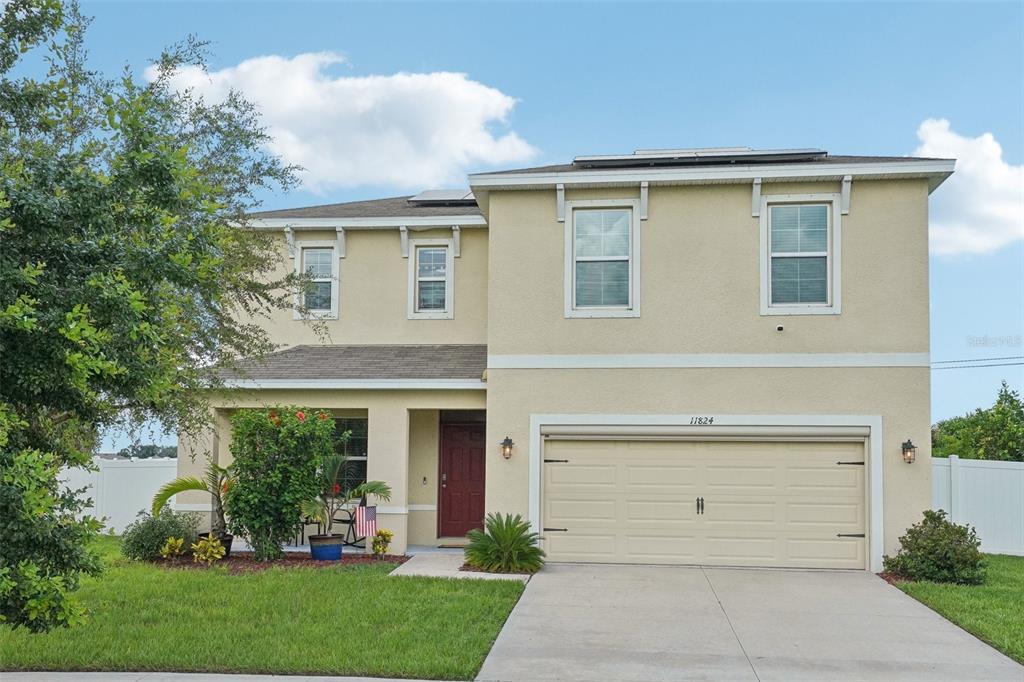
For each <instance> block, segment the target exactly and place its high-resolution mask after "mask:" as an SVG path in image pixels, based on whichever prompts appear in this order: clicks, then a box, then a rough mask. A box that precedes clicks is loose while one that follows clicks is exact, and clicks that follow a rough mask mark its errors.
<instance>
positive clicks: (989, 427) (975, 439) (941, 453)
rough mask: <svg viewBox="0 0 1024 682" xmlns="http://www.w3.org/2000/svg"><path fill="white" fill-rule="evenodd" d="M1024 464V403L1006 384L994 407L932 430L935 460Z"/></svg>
mask: <svg viewBox="0 0 1024 682" xmlns="http://www.w3.org/2000/svg"><path fill="white" fill-rule="evenodd" d="M950 455H957V456H959V457H963V458H965V459H995V460H1003V461H1008V462H1024V403H1022V402H1021V399H1020V394H1018V393H1017V392H1016V391H1011V390H1010V387H1009V386H1008V385H1007V383H1006V382H1005V381H1004V382H1003V385H1002V386H1001V387H1000V389H999V395H998V396H997V397H996V402H995V404H994V405H992V407H989V408H987V409H984V410H983V409H980V408H979V409H977V410H975V411H974V412H972V413H970V414H966V415H964V416H963V417H953V418H952V419H944V420H942V421H940V422H939V423H938V424H936V425H935V426H934V427H932V456H934V457H949V456H950Z"/></svg>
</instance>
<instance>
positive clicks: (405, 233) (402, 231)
mask: <svg viewBox="0 0 1024 682" xmlns="http://www.w3.org/2000/svg"><path fill="white" fill-rule="evenodd" d="M398 234H399V236H400V237H401V239H402V258H408V257H409V228H407V227H406V226H405V225H402V226H401V227H399V228H398Z"/></svg>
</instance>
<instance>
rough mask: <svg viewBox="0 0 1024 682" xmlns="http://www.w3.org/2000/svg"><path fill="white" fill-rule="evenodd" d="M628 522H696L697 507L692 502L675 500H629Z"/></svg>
mask: <svg viewBox="0 0 1024 682" xmlns="http://www.w3.org/2000/svg"><path fill="white" fill-rule="evenodd" d="M624 504H625V507H626V520H627V522H630V523H632V522H639V523H646V524H648V525H650V524H663V525H675V524H677V523H679V522H684V523H694V521H695V520H696V516H697V507H696V505H695V504H693V503H690V502H678V501H674V500H629V501H627V502H625V503H624Z"/></svg>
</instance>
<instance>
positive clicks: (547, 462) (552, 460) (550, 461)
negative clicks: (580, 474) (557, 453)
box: [544, 459, 569, 464]
mask: <svg viewBox="0 0 1024 682" xmlns="http://www.w3.org/2000/svg"><path fill="white" fill-rule="evenodd" d="M553 462H562V463H565V464H568V463H569V460H567V459H546V460H544V463H545V464H551V463H553Z"/></svg>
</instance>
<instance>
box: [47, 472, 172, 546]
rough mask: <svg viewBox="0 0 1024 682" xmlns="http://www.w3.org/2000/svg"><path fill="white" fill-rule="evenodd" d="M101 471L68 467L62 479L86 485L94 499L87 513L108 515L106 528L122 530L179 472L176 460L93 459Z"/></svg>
mask: <svg viewBox="0 0 1024 682" xmlns="http://www.w3.org/2000/svg"><path fill="white" fill-rule="evenodd" d="M92 462H93V464H95V465H96V466H97V467H98V468H99V470H98V471H85V470H84V469H65V470H64V471H63V472H62V474H61V480H62V481H63V482H64V484H65V485H66V486H67V487H68V488H70V489H71V490H78V489H80V488H86V489H87V490H86V492H85V497H88V498H90V499H91V500H92V507H90V508H89V509H86V513H87V514H89V515H90V516H95V517H96V518H98V519H103V518H104V517H106V518H105V522H106V527H105V528H104V530H106V529H111V528H112V529H113V530H114V532H115V533H120V532H121V531H123V530H124V528H125V526H127V525H128V524H129V523H131V522H132V521H134V520H135V516H136V515H137V514H138V513H139V511H141V510H143V509H145V510H147V511H148V510H149V507H150V505H151V504H152V502H153V495H155V494H156V491H157V490H158V489H159V488H160V486H162V485H163V484H164V483H167V482H168V481H171V480H173V479H174V478H175V477H177V475H178V460H176V459H136V460H128V459H103V458H100V457H95V458H93V460H92Z"/></svg>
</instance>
